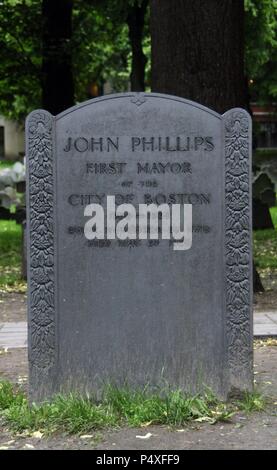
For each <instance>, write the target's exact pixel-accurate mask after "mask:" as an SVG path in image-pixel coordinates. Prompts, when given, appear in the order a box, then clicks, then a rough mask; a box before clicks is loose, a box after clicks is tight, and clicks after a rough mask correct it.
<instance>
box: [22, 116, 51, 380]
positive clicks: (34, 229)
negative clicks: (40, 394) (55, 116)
mask: <svg viewBox="0 0 277 470" xmlns="http://www.w3.org/2000/svg"><path fill="white" fill-rule="evenodd" d="M27 132H28V149H29V150H28V164H29V195H30V198H29V200H30V208H29V218H30V257H31V260H30V306H31V309H30V310H31V318H30V320H31V328H30V335H31V348H32V354H31V363H32V365H33V366H34V367H36V368H37V369H38V370H42V371H43V373H45V371H46V370H48V369H49V368H50V367H52V366H53V364H54V362H55V347H54V346H55V323H54V312H55V305H54V244H53V239H54V223H53V161H52V159H53V156H52V117H51V115H49V114H48V113H47V112H43V111H39V112H36V113H34V114H33V115H31V118H30V120H29V126H28V130H27Z"/></svg>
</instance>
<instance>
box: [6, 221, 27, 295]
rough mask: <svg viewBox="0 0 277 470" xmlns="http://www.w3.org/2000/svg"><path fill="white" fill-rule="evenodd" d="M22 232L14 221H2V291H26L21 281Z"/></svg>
mask: <svg viewBox="0 0 277 470" xmlns="http://www.w3.org/2000/svg"><path fill="white" fill-rule="evenodd" d="M21 230H22V229H21V226H20V225H18V224H16V222H15V221H14V220H0V290H4V291H21V292H22V291H23V292H25V291H26V282H24V281H23V280H22V279H21V243H22V238H21V237H22V233H21Z"/></svg>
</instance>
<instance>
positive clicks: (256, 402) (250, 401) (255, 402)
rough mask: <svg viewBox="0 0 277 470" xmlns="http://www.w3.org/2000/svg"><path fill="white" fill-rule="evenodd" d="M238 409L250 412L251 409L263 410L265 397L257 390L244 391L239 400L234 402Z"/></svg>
mask: <svg viewBox="0 0 277 470" xmlns="http://www.w3.org/2000/svg"><path fill="white" fill-rule="evenodd" d="M236 405H237V407H238V409H239V410H241V411H244V412H245V413H252V412H253V411H263V410H264V409H265V407H266V399H265V397H264V396H263V395H262V394H261V393H260V392H258V391H256V390H254V392H245V393H244V394H243V397H242V399H241V400H240V401H237V402H236Z"/></svg>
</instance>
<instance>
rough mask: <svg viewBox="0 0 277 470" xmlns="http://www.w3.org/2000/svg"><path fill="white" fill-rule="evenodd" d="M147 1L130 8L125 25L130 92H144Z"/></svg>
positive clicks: (136, 3) (144, 0)
mask: <svg viewBox="0 0 277 470" xmlns="http://www.w3.org/2000/svg"><path fill="white" fill-rule="evenodd" d="M147 5H148V0H143V1H142V3H141V4H140V5H139V4H138V2H137V1H136V2H135V3H134V5H133V6H132V7H130V10H129V13H128V16H127V24H128V28H129V39H130V43H131V47H132V68H131V75H130V80H131V90H132V91H144V90H145V81H144V80H145V65H146V62H147V59H146V56H145V55H144V53H143V48H142V39H143V29H144V17H145V12H146V8H147Z"/></svg>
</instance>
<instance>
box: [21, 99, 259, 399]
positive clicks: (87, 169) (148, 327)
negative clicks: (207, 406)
mask: <svg viewBox="0 0 277 470" xmlns="http://www.w3.org/2000/svg"><path fill="white" fill-rule="evenodd" d="M26 142H27V148H26V153H27V161H28V189H27V196H28V202H27V206H28V237H29V239H28V280H29V281H28V282H29V294H28V298H29V300H28V304H29V306H28V312H29V313H28V324H29V361H30V395H31V399H33V400H36V401H39V400H42V399H44V398H46V397H51V396H52V395H53V394H55V393H57V392H69V391H71V392H73V391H78V392H81V393H89V392H95V391H96V392H99V391H101V389H102V387H103V386H104V385H105V384H106V383H115V384H117V385H119V386H122V385H124V384H128V385H130V386H132V387H141V386H145V385H146V384H148V385H149V387H152V388H153V389H155V390H157V389H159V387H164V386H165V385H166V384H169V385H170V387H171V388H175V389H176V388H181V389H183V390H186V391H189V392H198V391H201V390H203V388H204V387H205V386H209V387H211V388H212V389H213V390H214V392H215V393H216V394H218V395H219V396H221V397H226V396H227V395H228V394H230V393H232V392H234V391H241V390H250V389H251V388H252V253H251V226H252V221H251V202H250V201H251V119H250V117H249V115H248V113H247V112H246V111H244V110H243V109H239V108H236V109H231V110H230V111H228V112H227V113H225V114H224V115H223V116H221V115H219V114H217V113H216V112H214V111H212V110H210V109H208V108H205V107H203V106H201V105H200V104H197V103H194V102H191V101H187V100H184V99H182V98H178V97H175V96H168V95H162V94H157V93H149V94H147V93H146V94H144V93H138V94H137V93H126V94H118V95H108V96H104V97H100V98H97V99H93V100H90V101H88V102H85V103H82V104H79V105H77V106H75V107H73V108H70V109H69V110H67V111H65V112H63V113H61V114H59V115H58V116H56V117H53V116H52V115H50V114H49V113H48V112H46V111H44V110H36V111H34V112H32V113H31V114H30V115H29V116H28V119H27V125H26ZM107 195H114V196H115V198H116V203H117V204H121V203H123V202H125V203H132V204H133V205H137V204H138V203H146V204H150V203H156V204H161V203H169V204H175V203H179V204H185V203H188V204H192V218H193V234H192V247H191V248H190V249H189V250H185V251H174V250H173V248H172V243H171V241H170V240H125V241H122V240H121V241H120V240H118V239H115V240H87V239H86V238H85V236H84V224H85V222H86V219H85V217H84V209H85V206H86V205H87V204H90V203H100V204H101V205H105V200H106V196H107Z"/></svg>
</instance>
